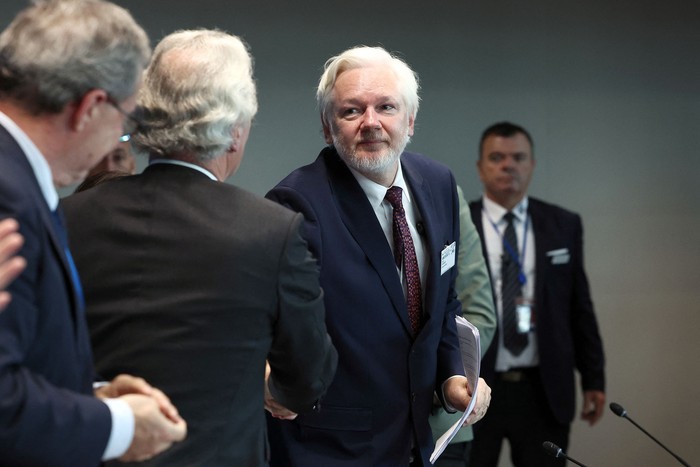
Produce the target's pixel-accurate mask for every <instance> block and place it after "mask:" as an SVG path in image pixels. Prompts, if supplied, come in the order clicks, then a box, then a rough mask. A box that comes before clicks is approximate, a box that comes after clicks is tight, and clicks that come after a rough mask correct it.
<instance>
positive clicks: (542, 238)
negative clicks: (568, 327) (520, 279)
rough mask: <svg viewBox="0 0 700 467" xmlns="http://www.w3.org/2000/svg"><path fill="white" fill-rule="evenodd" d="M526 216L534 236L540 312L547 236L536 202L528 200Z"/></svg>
mask: <svg viewBox="0 0 700 467" xmlns="http://www.w3.org/2000/svg"><path fill="white" fill-rule="evenodd" d="M527 211H528V214H530V219H532V232H533V234H534V235H535V271H536V278H535V306H536V307H538V309H539V310H540V312H542V311H543V310H544V309H545V307H544V284H545V283H546V282H547V279H546V278H545V277H544V276H545V274H546V273H545V271H546V270H547V267H546V266H547V265H546V261H547V256H546V255H547V243H548V242H549V235H547V229H546V223H545V220H544V218H543V217H542V212H541V210H540V209H539V207H538V205H537V201H536V200H533V199H532V198H530V201H529V203H528V209H527Z"/></svg>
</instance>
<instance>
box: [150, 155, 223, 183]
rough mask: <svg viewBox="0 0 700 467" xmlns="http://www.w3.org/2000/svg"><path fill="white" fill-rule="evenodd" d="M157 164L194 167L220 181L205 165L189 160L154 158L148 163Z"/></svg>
mask: <svg viewBox="0 0 700 467" xmlns="http://www.w3.org/2000/svg"><path fill="white" fill-rule="evenodd" d="M155 164H171V165H179V166H181V167H189V168H190V169H194V170H197V171H199V172H202V173H203V174H204V175H206V176H207V177H209V178H211V179H212V180H214V181H215V182H218V181H219V179H218V178H216V177H215V176H214V174H213V173H211V172H209V171H208V170H207V169H205V168H204V167H202V166H200V165H196V164H191V163H189V162H185V161H179V160H175V159H153V160H152V161H151V162H149V163H148V165H155Z"/></svg>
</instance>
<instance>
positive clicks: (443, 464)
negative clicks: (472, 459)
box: [434, 441, 472, 467]
mask: <svg viewBox="0 0 700 467" xmlns="http://www.w3.org/2000/svg"><path fill="white" fill-rule="evenodd" d="M471 446H472V443H471V441H464V442H462V443H452V444H448V445H447V447H446V448H445V450H444V451H443V452H442V454H440V457H438V458H437V460H435V464H434V465H435V467H469V453H470V452H471Z"/></svg>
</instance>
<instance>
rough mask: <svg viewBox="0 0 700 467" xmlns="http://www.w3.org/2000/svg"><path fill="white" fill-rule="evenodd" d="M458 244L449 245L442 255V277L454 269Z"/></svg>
mask: <svg viewBox="0 0 700 467" xmlns="http://www.w3.org/2000/svg"><path fill="white" fill-rule="evenodd" d="M456 253H457V242H452V244H450V245H447V246H446V247H445V248H443V250H442V252H441V253H440V275H441V276H442V275H443V274H445V273H446V272H447V271H449V270H450V269H452V267H453V266H454V265H455V261H456V260H457V254H456Z"/></svg>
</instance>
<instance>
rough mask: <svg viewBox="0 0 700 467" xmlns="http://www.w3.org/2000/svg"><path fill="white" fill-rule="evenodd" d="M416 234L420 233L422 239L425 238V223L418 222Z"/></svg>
mask: <svg viewBox="0 0 700 467" xmlns="http://www.w3.org/2000/svg"><path fill="white" fill-rule="evenodd" d="M416 232H418V235H420V236H421V237H425V226H424V225H423V222H421V221H418V222H417V223H416Z"/></svg>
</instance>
